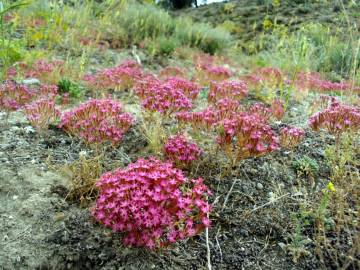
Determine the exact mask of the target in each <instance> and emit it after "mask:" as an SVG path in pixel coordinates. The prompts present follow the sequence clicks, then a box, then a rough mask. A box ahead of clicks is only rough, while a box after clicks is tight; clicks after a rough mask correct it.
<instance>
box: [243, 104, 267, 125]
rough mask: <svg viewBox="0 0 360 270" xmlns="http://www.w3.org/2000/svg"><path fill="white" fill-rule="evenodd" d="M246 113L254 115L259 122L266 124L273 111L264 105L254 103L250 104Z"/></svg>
mask: <svg viewBox="0 0 360 270" xmlns="http://www.w3.org/2000/svg"><path fill="white" fill-rule="evenodd" d="M247 111H248V112H249V113H250V114H255V115H258V116H259V119H258V120H260V121H263V122H264V123H267V122H268V121H269V119H270V118H271V116H272V115H273V111H272V110H271V108H268V107H266V106H265V104H264V103H260V102H257V103H254V104H252V105H251V106H250V107H249V108H248V109H247Z"/></svg>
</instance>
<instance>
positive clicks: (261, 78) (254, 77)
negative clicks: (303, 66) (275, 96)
mask: <svg viewBox="0 0 360 270" xmlns="http://www.w3.org/2000/svg"><path fill="white" fill-rule="evenodd" d="M241 79H242V80H244V81H245V82H246V83H247V84H248V85H249V86H251V87H253V88H255V90H260V88H262V87H268V88H276V87H279V86H280V85H281V84H282V83H283V82H284V75H283V74H282V72H281V71H280V70H279V69H277V68H272V67H263V68H258V69H256V70H254V71H253V72H252V73H251V74H248V75H245V76H241Z"/></svg>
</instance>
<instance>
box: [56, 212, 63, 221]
mask: <svg viewBox="0 0 360 270" xmlns="http://www.w3.org/2000/svg"><path fill="white" fill-rule="evenodd" d="M64 218H65V214H64V213H62V212H60V213H56V214H55V216H54V221H61V220H63V219H64Z"/></svg>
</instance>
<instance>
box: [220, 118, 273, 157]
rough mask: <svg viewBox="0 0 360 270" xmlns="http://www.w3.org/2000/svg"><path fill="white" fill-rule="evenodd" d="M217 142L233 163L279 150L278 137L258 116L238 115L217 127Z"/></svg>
mask: <svg viewBox="0 0 360 270" xmlns="http://www.w3.org/2000/svg"><path fill="white" fill-rule="evenodd" d="M218 132H219V137H218V138H217V142H218V143H219V145H220V146H221V147H222V148H223V149H224V151H225V154H226V155H227V156H228V157H229V158H230V160H233V161H239V160H241V159H245V158H248V157H254V156H260V155H264V154H266V153H269V152H272V151H274V150H277V149H278V148H279V140H278V137H277V136H276V135H275V134H274V132H273V131H272V129H271V127H270V126H269V125H268V124H267V123H266V121H265V120H264V119H262V118H261V116H260V115H258V114H251V113H249V112H241V113H238V114H237V115H236V116H235V117H233V118H232V119H225V120H224V121H222V122H221V124H220V125H219V127H218Z"/></svg>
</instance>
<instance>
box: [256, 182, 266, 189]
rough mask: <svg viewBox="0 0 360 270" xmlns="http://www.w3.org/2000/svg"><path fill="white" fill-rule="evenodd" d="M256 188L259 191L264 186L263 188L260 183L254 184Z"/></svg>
mask: <svg viewBox="0 0 360 270" xmlns="http://www.w3.org/2000/svg"><path fill="white" fill-rule="evenodd" d="M256 188H257V189H259V190H261V189H263V188H264V186H263V185H262V184H261V183H257V184H256Z"/></svg>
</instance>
